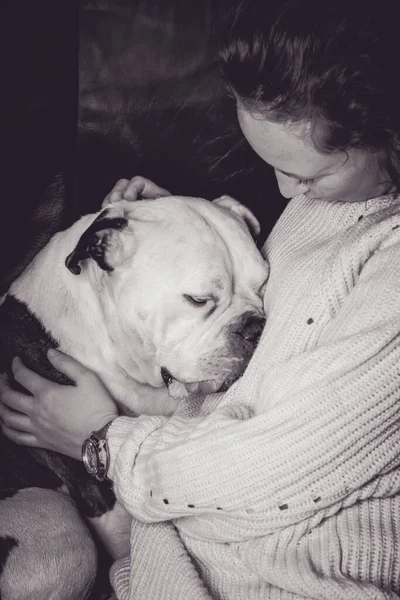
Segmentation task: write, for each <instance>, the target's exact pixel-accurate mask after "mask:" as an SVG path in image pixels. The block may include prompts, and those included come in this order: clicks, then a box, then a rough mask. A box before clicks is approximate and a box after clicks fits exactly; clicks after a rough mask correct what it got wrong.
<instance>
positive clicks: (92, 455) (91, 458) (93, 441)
mask: <svg viewBox="0 0 400 600" xmlns="http://www.w3.org/2000/svg"><path fill="white" fill-rule="evenodd" d="M113 420H114V419H112V420H111V421H109V422H108V423H106V424H105V425H104V427H102V428H101V429H99V431H92V433H91V434H90V435H89V437H88V438H86V440H85V441H84V442H83V444H82V461H83V464H84V465H85V468H86V471H87V472H88V473H89V475H93V476H94V477H96V479H97V480H98V481H104V480H105V479H106V477H107V473H108V467H109V466H110V454H109V450H108V444H107V439H106V433H107V431H108V428H109V427H110V425H111V423H112V422H113Z"/></svg>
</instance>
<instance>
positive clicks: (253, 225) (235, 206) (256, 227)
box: [213, 196, 261, 237]
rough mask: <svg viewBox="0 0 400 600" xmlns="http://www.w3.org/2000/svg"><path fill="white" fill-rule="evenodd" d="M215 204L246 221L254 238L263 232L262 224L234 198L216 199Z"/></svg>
mask: <svg viewBox="0 0 400 600" xmlns="http://www.w3.org/2000/svg"><path fill="white" fill-rule="evenodd" d="M213 204H218V206H222V207H224V208H227V209H228V210H230V211H232V212H233V213H234V214H235V215H237V216H238V217H240V218H241V219H242V221H244V223H245V224H246V225H247V227H248V228H249V230H250V233H251V234H252V235H253V236H255V237H256V236H258V235H259V233H260V231H261V227H260V223H259V222H258V220H257V219H256V217H255V216H254V215H253V213H252V212H251V210H250V209H249V208H247V206H244V204H241V203H240V202H239V201H238V200H235V198H232V196H221V197H220V198H216V200H213Z"/></svg>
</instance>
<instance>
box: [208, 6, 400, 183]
mask: <svg viewBox="0 0 400 600" xmlns="http://www.w3.org/2000/svg"><path fill="white" fill-rule="evenodd" d="M396 4H397V3H396V2H395V1H393V0H246V1H244V2H242V4H241V5H239V7H238V8H237V9H236V10H235V13H234V14H233V16H232V18H231V19H230V22H229V27H228V28H227V32H226V37H225V39H224V42H223V46H222V49H221V53H220V56H221V63H222V73H223V76H224V78H225V80H226V82H227V84H228V87H229V88H230V89H231V91H232V92H233V94H234V95H235V96H236V98H237V99H238V100H239V102H240V103H241V105H242V106H243V107H244V108H245V109H247V110H250V111H254V112H256V113H258V114H261V115H264V116H265V118H266V119H268V120H271V121H275V122H298V121H306V122H309V123H310V124H311V140H312V142H313V144H314V147H315V148H316V149H317V150H318V151H319V152H322V153H332V152H336V151H347V150H349V149H351V148H361V149H365V150H367V151H370V152H374V153H377V155H378V157H379V160H380V164H381V168H382V169H383V170H384V171H385V172H386V173H387V175H388V176H389V178H390V180H391V181H392V183H393V184H394V186H395V187H396V189H397V191H400V60H399V59H400V44H399V38H398V31H397V30H398V20H397V17H396V13H397V10H396V6H395V5H396Z"/></svg>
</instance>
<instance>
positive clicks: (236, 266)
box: [0, 197, 268, 600]
mask: <svg viewBox="0 0 400 600" xmlns="http://www.w3.org/2000/svg"><path fill="white" fill-rule="evenodd" d="M248 222H250V223H253V224H254V222H255V219H254V217H253V216H252V215H251V213H249V211H247V209H245V208H244V207H242V206H241V205H239V204H238V203H236V202H235V201H234V200H232V199H230V198H227V197H223V198H221V199H219V200H218V201H216V202H214V203H210V202H207V201H205V200H201V199H195V198H190V199H188V198H181V197H169V198H163V199H160V200H153V201H140V202H133V203H132V202H126V201H122V202H119V203H117V204H115V205H113V206H111V207H110V208H108V209H106V210H105V211H103V212H102V213H99V214H98V215H87V216H85V217H82V218H81V219H80V220H79V221H78V222H77V223H75V224H74V225H73V226H72V227H71V228H69V229H68V230H66V231H63V232H60V233H58V234H56V235H55V236H54V237H53V238H52V239H51V240H50V242H49V244H48V245H47V246H46V247H45V248H44V249H43V250H42V251H41V252H40V253H39V254H38V255H37V256H36V258H35V259H34V260H33V262H32V263H31V265H30V266H29V267H28V269H27V270H26V271H25V272H24V273H23V274H22V276H21V277H20V278H19V279H18V280H17V281H15V282H14V284H13V285H12V287H11V289H10V292H9V295H8V297H7V298H6V299H5V301H4V302H3V305H2V306H1V307H0V323H1V333H0V343H1V345H2V353H1V355H2V361H0V362H2V364H0V372H3V371H5V370H6V369H7V370H8V369H9V363H10V360H11V358H12V357H13V356H14V355H16V354H18V355H19V356H20V357H21V358H22V359H23V360H24V362H25V363H26V364H27V365H28V366H30V367H32V368H34V369H35V370H36V371H38V372H39V373H41V374H44V375H46V376H50V377H52V378H54V379H58V380H60V381H62V382H63V383H67V382H66V381H65V379H64V380H63V379H62V378H61V379H59V374H57V373H56V372H55V371H54V370H53V369H52V368H51V366H50V364H49V363H48V361H47V359H46V351H47V349H48V348H49V347H51V346H55V347H58V348H59V349H60V350H62V351H64V352H66V353H67V354H70V355H71V356H73V357H74V358H76V359H77V360H79V361H80V362H82V363H83V364H84V365H86V366H87V367H88V368H89V369H91V370H93V371H95V372H96V373H97V374H98V375H99V376H100V377H101V379H102V380H103V382H104V383H105V385H106V387H107V388H108V389H109V391H110V392H111V394H112V396H113V397H114V398H115V400H116V401H117V403H118V405H119V407H120V410H121V412H123V413H126V414H132V415H139V414H141V413H147V414H171V413H172V412H173V411H174V409H175V408H176V406H177V404H178V403H179V401H181V399H182V397H184V396H185V394H187V393H188V392H187V390H188V389H189V390H193V391H195V390H196V387H197V383H198V382H207V385H208V386H209V389H210V391H211V390H217V389H219V388H220V387H221V386H222V385H225V386H227V385H230V384H231V383H232V382H233V381H234V380H236V379H237V378H238V377H239V376H240V375H241V374H242V373H243V370H244V368H245V367H246V365H247V363H248V361H249V359H250V357H251V355H252V353H253V351H254V348H255V345H256V343H257V340H258V338H259V335H260V333H261V330H262V326H263V324H264V314H263V305H262V292H263V286H264V284H265V282H266V279H267V275H268V270H267V265H266V263H265V262H264V260H263V259H262V257H261V255H260V254H259V252H258V250H257V248H256V246H255V244H254V243H253V241H252V238H251V235H250V233H249V230H248V227H247V223H248ZM18 332H19V333H18ZM165 384H167V386H166V385H165ZM168 388H169V389H168ZM3 441H4V440H3ZM16 457H17V458H16ZM13 461H14V462H13ZM2 462H3V463H4V465H6V466H7V469H6V471H3V473H4V474H3V476H2V488H3V496H8V498H7V502H8V504H7V507H8V510H7V511H3V513H2V514H3V516H2V517H0V533H1V535H2V536H3V540H4V539H6V540H11V542H12V543H11V542H7V543H6V544H3V546H4V547H5V548H6V549H7V552H6V558H7V556H8V555H9V556H8V558H9V560H8V563H9V564H10V563H11V562H12V561H11V559H12V558H13V557H14V558H15V557H17V558H18V556H17V550H16V545H15V543H14V542H16V544H18V543H19V542H18V536H20V535H24V536H28V537H29V535H30V533H29V521H28V522H27V523H26V527H25V532H24V533H21V528H19V530H18V531H20V533H19V534H18V531H16V530H15V527H14V526H13V524H12V523H11V524H10V520H11V521H12V514H13V505H12V501H13V499H17V498H18V499H19V500H18V501H19V502H20V499H21V492H19V493H17V492H18V490H21V489H22V490H25V491H26V489H27V488H35V487H38V488H48V489H57V490H60V489H62V490H68V492H69V495H70V496H72V498H73V499H74V501H75V503H76V504H77V506H78V507H79V510H80V512H81V513H82V514H83V515H85V516H86V517H89V518H91V520H92V523H95V527H96V528H97V530H98V531H99V532H100V535H101V536H102V537H104V538H106V543H108V542H109V543H108V546H109V550H110V551H111V553H112V554H113V555H114V557H115V556H117V555H120V554H121V553H123V552H124V551H126V549H125V545H124V544H122V546H121V545H120V539H121V536H120V535H117V536H115V535H114V539H113V536H112V535H111V536H110V535H109V534H110V530H113V529H114V527H115V525H114V524H113V522H114V523H115V516H116V514H117V511H116V510H115V498H114V497H113V495H112V491H111V490H110V485H109V484H107V483H105V484H100V483H99V482H97V481H96V480H94V479H91V478H90V477H89V476H88V475H86V473H85V472H84V470H83V466H82V465H81V464H80V463H78V462H77V461H73V460H72V459H66V458H65V457H62V456H61V455H57V454H55V453H49V452H46V451H38V450H32V449H31V450H29V449H28V448H22V447H16V446H15V445H14V444H12V443H11V442H7V443H6V451H5V452H3V456H2ZM11 465H12V467H11ZM18 469H21V471H20V472H19V471H18ZM35 473H36V475H35ZM39 475H40V476H39ZM35 477H36V479H35ZM6 489H7V490H8V491H7V493H5V492H4V490H6ZM63 501H64V500H63ZM17 505H18V502H15V506H17ZM111 507H114V510H113V511H111V512H110V508H111ZM25 508H26V507H25ZM21 510H22V509H21ZM22 514H25V513H23V510H22V512H21V513H20V518H19V520H21V519H22V520H23V517H22V516H21V515H22ZM117 521H118V522H121V520H120V516H119V515H118V519H117ZM110 522H111V523H110ZM123 527H127V526H126V525H123ZM22 529H23V528H22ZM42 535H43V534H42ZM115 537H116V538H117V539H115ZM127 541H129V537H128V538H127ZM61 548H62V545H61ZM17 558H16V559H17ZM7 573H8V575H7ZM9 577H10V572H9V571H8V572H7V562H6V566H5V569H4V573H3V576H2V575H1V574H0V591H1V590H2V589H3V596H4V589H5V587H4V585H3V584H4V582H5V581H6V580H7V581H8V580H9ZM2 586H3V587H2ZM9 597H10V598H12V595H10V596H9ZM21 597H22V596H21ZM66 597H68V596H66ZM35 598H36V596H34V595H32V594H31V596H30V599H31V600H34V599H35ZM57 598H60V600H61V596H57ZM4 600H7V596H4Z"/></svg>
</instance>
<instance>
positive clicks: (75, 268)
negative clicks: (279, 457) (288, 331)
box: [66, 196, 268, 395]
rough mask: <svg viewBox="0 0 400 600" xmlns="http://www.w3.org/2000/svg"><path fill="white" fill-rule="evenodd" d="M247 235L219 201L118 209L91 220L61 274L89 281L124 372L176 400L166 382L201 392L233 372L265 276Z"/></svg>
mask: <svg viewBox="0 0 400 600" xmlns="http://www.w3.org/2000/svg"><path fill="white" fill-rule="evenodd" d="M249 227H251V228H252V229H253V230H254V231H255V233H258V232H259V224H258V222H257V220H256V218H255V217H254V215H253V214H252V213H251V212H250V211H249V210H248V209H247V208H246V207H244V206H243V205H241V204H240V203H239V202H237V201H236V200H234V199H233V198H230V197H228V196H223V197H221V198H218V199H217V200H215V201H214V202H212V203H211V202H208V201H206V200H202V199H198V198H184V197H177V196H171V197H167V198H162V199H158V200H151V201H149V200H145V201H137V202H126V201H122V202H119V203H117V204H114V205H112V206H111V207H110V208H107V209H105V210H103V211H102V212H101V213H100V214H99V215H98V216H97V218H96V219H95V220H94V221H93V222H92V224H91V225H90V227H89V228H88V229H87V230H86V231H85V232H84V233H83V235H82V236H81V238H80V240H79V242H78V244H77V246H76V248H75V249H74V250H73V252H71V254H70V255H69V256H68V257H67V259H66V266H67V267H68V269H69V270H70V271H71V272H72V273H74V274H75V275H80V273H81V270H82V275H83V276H87V277H90V278H91V280H92V282H93V284H94V286H95V289H97V291H98V296H99V300H100V302H101V303H102V305H103V310H104V318H105V322H106V323H107V329H108V332H109V335H110V339H112V340H113V344H114V348H115V352H116V353H117V354H118V361H119V364H120V365H121V367H123V369H124V370H125V372H127V373H129V374H130V375H131V376H132V377H134V378H136V379H138V380H141V381H142V382H145V383H149V384H151V385H153V386H159V385H162V382H163V381H164V383H166V384H167V386H169V388H170V392H171V394H172V395H182V390H183V385H181V386H177V384H176V382H181V383H182V384H183V383H184V384H193V385H192V389H193V390H195V389H196V384H197V383H198V382H204V381H207V382H210V386H211V388H210V391H211V390H214V389H215V390H216V389H219V388H221V386H222V385H225V386H227V385H230V384H231V383H232V382H233V381H235V380H236V379H237V378H238V377H239V376H240V375H241V374H242V373H243V371H244V369H245V367H246V366H247V364H248V362H249V360H250V358H251V356H252V354H253V352H254V349H255V347H256V344H257V342H258V339H259V337H260V334H261V331H262V329H263V326H264V323H265V316H264V312H263V301H262V297H263V291H264V286H265V284H266V280H267V277H268V266H267V263H266V262H265V261H264V259H263V258H262V256H261V254H260V252H259V251H258V249H257V247H256V245H255V243H254V241H253V239H252V236H251V234H250V231H249ZM82 275H80V276H82ZM138 367H140V369H139V370H140V373H141V379H140V377H139V376H138V371H137V369H138ZM188 387H189V389H190V388H191V386H190V385H188Z"/></svg>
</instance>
